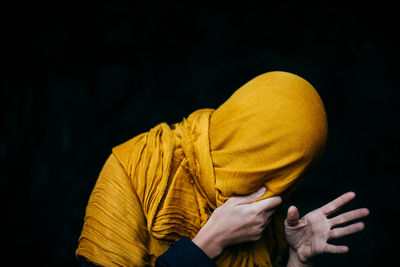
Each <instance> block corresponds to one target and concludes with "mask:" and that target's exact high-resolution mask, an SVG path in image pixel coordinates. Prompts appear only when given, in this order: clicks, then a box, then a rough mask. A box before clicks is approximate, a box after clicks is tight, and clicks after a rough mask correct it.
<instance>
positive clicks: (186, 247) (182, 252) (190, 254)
mask: <svg viewBox="0 0 400 267" xmlns="http://www.w3.org/2000/svg"><path fill="white" fill-rule="evenodd" d="M156 266H159V267H162V266H177V267H178V266H179V267H180V266H193V267H197V266H198V267H200V266H202V267H216V265H215V263H214V262H213V261H212V260H211V259H210V257H208V256H207V254H205V253H204V252H203V250H201V249H200V248H199V247H198V246H197V245H196V244H195V243H193V242H192V241H191V240H190V239H189V238H186V237H182V238H181V239H180V240H179V241H178V242H177V243H175V244H174V245H172V246H171V247H170V248H169V249H168V250H167V251H166V252H165V253H164V254H162V255H161V256H160V257H158V258H157V260H156Z"/></svg>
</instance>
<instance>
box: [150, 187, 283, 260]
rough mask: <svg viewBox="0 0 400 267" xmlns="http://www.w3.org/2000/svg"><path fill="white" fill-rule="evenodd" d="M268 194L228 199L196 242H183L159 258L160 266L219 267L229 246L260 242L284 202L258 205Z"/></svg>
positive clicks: (275, 200)
mask: <svg viewBox="0 0 400 267" xmlns="http://www.w3.org/2000/svg"><path fill="white" fill-rule="evenodd" d="M265 191H266V189H265V188H264V187H262V188H260V189H259V190H258V191H257V192H255V193H253V194H250V195H248V196H241V197H232V198H230V199H229V200H227V201H226V202H225V203H224V204H223V205H222V206H220V207H218V208H217V209H216V210H215V211H214V212H213V214H212V215H211V217H210V219H209V220H208V221H207V223H206V224H205V225H204V226H203V227H202V228H201V229H200V231H199V232H198V233H197V235H196V236H195V237H194V238H193V240H192V241H190V240H189V239H181V240H180V241H179V242H178V243H176V244H175V245H174V246H171V248H170V249H169V250H168V251H167V252H165V253H164V254H163V255H161V256H160V257H158V258H157V262H156V263H158V264H159V265H158V266H215V263H214V262H213V261H212V259H214V258H216V257H217V256H218V255H219V254H220V253H221V252H222V251H223V249H224V248H225V247H227V246H229V245H233V244H237V243H243V242H246V241H254V240H258V239H259V238H260V237H261V235H262V232H263V230H264V228H265V227H266V226H267V225H268V223H269V221H270V219H271V216H272V214H273V213H274V212H275V208H276V207H277V206H279V205H280V204H281V202H282V199H281V198H280V197H271V198H267V199H263V200H260V201H257V202H254V201H255V200H257V199H258V198H260V197H261V196H263V195H264V194H265Z"/></svg>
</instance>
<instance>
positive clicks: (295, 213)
mask: <svg viewBox="0 0 400 267" xmlns="http://www.w3.org/2000/svg"><path fill="white" fill-rule="evenodd" d="M299 217H300V214H299V210H298V209H297V208H296V206H290V207H289V209H288V211H287V216H286V222H287V224H288V225H289V226H296V225H297V224H298V223H299Z"/></svg>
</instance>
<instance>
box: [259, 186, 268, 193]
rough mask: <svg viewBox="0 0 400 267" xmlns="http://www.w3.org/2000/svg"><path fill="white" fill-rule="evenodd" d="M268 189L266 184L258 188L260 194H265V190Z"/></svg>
mask: <svg viewBox="0 0 400 267" xmlns="http://www.w3.org/2000/svg"><path fill="white" fill-rule="evenodd" d="M266 191H267V189H266V188H265V186H261V188H260V189H258V193H259V194H263V195H264V194H265V192H266Z"/></svg>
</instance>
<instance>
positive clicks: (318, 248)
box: [285, 192, 369, 263]
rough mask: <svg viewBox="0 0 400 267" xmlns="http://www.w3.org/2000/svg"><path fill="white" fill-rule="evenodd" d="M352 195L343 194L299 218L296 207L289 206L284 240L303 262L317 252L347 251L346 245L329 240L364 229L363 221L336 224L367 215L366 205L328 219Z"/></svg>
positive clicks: (352, 195) (352, 194) (307, 260)
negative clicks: (332, 242)
mask: <svg viewBox="0 0 400 267" xmlns="http://www.w3.org/2000/svg"><path fill="white" fill-rule="evenodd" d="M354 197H355V193H354V192H348V193H345V194H343V195H341V196H340V197H338V198H336V199H335V200H333V201H331V202H329V203H328V204H326V205H324V206H322V207H320V208H318V209H316V210H313V211H311V212H309V213H307V214H306V215H305V216H304V217H302V218H301V219H299V211H298V209H297V208H296V207H295V206H291V207H290V208H289V209H288V213H287V217H286V220H285V234H286V240H287V241H288V244H289V246H290V248H291V249H292V250H293V251H295V252H296V253H297V257H298V258H299V260H300V261H301V262H302V263H307V262H309V261H310V260H311V259H312V258H313V257H314V256H316V255H319V254H324V253H334V254H341V253H346V252H348V250H349V248H348V247H347V246H337V245H332V244H329V243H328V241H329V240H331V239H336V238H341V237H344V236H347V235H350V234H353V233H356V232H359V231H361V230H363V229H364V224H363V223H362V222H357V223H353V224H350V225H347V226H343V227H338V226H342V225H344V224H347V223H349V222H351V221H353V220H357V219H360V218H363V217H365V216H367V215H368V214H369V210H368V209H366V208H361V209H356V210H352V211H349V212H346V213H342V214H339V215H337V216H336V217H333V218H330V219H329V218H328V216H330V215H332V214H334V213H335V212H337V211H338V210H339V209H340V208H342V207H343V206H344V205H345V204H347V203H348V202H350V201H351V200H352V199H353V198H354Z"/></svg>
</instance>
